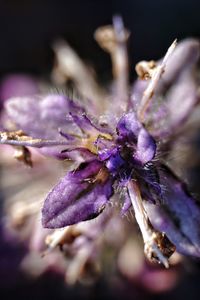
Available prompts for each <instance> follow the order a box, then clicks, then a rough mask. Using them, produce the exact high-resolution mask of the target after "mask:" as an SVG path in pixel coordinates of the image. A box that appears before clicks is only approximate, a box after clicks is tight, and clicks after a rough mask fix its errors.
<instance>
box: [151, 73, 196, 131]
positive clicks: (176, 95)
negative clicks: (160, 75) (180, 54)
mask: <svg viewBox="0 0 200 300" xmlns="http://www.w3.org/2000/svg"><path fill="white" fill-rule="evenodd" d="M199 100H200V97H199V93H198V88H197V82H196V81H195V79H194V77H193V74H191V73H190V72H188V71H185V72H184V73H182V74H181V76H180V77H179V79H178V81H177V82H176V84H175V85H173V86H172V87H171V89H170V90H169V91H168V93H167V94H166V105H165V116H164V118H163V120H162V126H161V123H160V122H159V121H158V118H157V114H155V115H154V127H153V129H152V130H151V134H152V135H153V136H154V137H169V136H170V135H173V134H174V133H175V132H176V130H178V129H179V128H180V127H181V125H182V124H183V123H184V122H185V121H186V120H187V119H188V117H189V116H190V114H191V112H192V110H193V108H194V106H195V105H196V104H197V103H198V102H199ZM156 120H157V122H156Z"/></svg>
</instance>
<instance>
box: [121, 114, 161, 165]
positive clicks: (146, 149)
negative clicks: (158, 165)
mask: <svg viewBox="0 0 200 300" xmlns="http://www.w3.org/2000/svg"><path fill="white" fill-rule="evenodd" d="M117 131H118V135H119V140H121V141H124V142H126V141H128V142H129V143H130V144H132V145H135V153H134V159H135V160H137V161H138V162H139V163H141V164H145V163H147V162H149V161H150V160H152V159H153V157H154V156H155V153H156V144H155V141H154V139H153V138H152V137H151V135H150V134H149V133H148V132H147V131H146V129H145V128H144V127H143V126H142V124H141V123H140V122H139V121H138V120H137V119H136V116H135V114H134V113H133V112H132V113H128V114H126V115H124V116H123V117H122V118H121V119H120V121H119V123H118V125H117Z"/></svg>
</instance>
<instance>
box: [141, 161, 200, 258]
mask: <svg viewBox="0 0 200 300" xmlns="http://www.w3.org/2000/svg"><path fill="white" fill-rule="evenodd" d="M159 177H160V185H161V186H162V187H163V188H162V196H163V203H161V204H160V205H154V204H152V203H150V202H149V201H148V202H147V201H145V202H144V205H145V209H146V211H147V214H148V217H149V219H150V222H151V223H152V225H153V227H154V228H155V229H157V230H159V231H161V232H165V233H166V235H167V237H168V238H169V240H170V241H171V242H172V243H173V244H174V245H175V246H176V248H177V251H178V252H180V253H183V254H186V255H192V256H198V257H200V207H199V205H198V204H197V203H196V202H195V200H194V199H193V198H192V196H191V195H189V193H188V192H187V191H186V188H185V186H184V184H183V183H182V182H181V181H180V180H179V179H178V178H177V177H175V176H174V175H173V174H172V172H171V171H170V170H169V169H167V168H166V167H164V166H162V168H161V169H160V170H159Z"/></svg>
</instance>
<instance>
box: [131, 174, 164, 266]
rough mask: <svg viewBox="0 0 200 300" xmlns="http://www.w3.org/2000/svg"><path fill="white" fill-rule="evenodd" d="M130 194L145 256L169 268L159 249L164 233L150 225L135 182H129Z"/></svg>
mask: <svg viewBox="0 0 200 300" xmlns="http://www.w3.org/2000/svg"><path fill="white" fill-rule="evenodd" d="M128 192H129V196H130V200H131V202H132V205H133V208H134V211H135V218H136V221H137V223H138V225H139V227H140V230H141V233H142V236H143V240H144V245H145V246H144V252H145V255H146V256H147V258H148V259H149V260H153V259H157V260H158V261H159V262H160V263H162V264H163V265H164V266H165V268H168V267H169V262H168V259H167V257H165V256H164V255H163V253H162V248H161V247H159V246H160V245H161V244H162V243H161V242H162V241H160V239H161V236H162V233H159V232H157V231H155V230H154V229H153V228H152V227H151V225H150V224H149V220H148V217H147V214H146V211H145V209H144V206H143V203H142V197H141V194H140V190H139V187H138V185H137V183H136V182H135V181H133V180H131V181H129V183H128ZM160 248H161V249H160ZM163 250H164V249H163Z"/></svg>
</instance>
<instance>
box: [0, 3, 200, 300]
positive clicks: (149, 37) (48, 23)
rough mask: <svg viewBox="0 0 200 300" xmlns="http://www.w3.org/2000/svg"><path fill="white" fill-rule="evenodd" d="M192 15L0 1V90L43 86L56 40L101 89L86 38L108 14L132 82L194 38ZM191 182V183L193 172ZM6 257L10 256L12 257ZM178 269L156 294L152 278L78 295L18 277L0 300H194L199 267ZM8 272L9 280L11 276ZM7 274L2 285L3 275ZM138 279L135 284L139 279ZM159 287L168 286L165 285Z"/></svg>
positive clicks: (103, 65)
mask: <svg viewBox="0 0 200 300" xmlns="http://www.w3.org/2000/svg"><path fill="white" fill-rule="evenodd" d="M199 11H200V2H199V1H198V0H185V1H184V0H176V1H174V0H163V1H160V0H152V1H148V0H123V1H122V0H115V1H114V0H113V1H109V0H101V1H97V0H96V1H95V0H83V1H81V0H73V1H68V0H62V1H61V0H1V1H0V41H1V42H0V80H1V81H2V82H3V80H4V78H6V76H8V75H11V74H18V73H24V74H29V75H31V76H34V77H35V78H49V76H50V72H51V70H52V67H53V63H54V54H53V51H52V48H51V45H52V43H53V42H54V41H55V40H56V39H58V38H64V39H65V40H67V41H68V43H69V44H70V45H71V46H72V47H73V48H74V49H75V51H76V52H77V53H78V54H79V56H80V57H81V58H82V59H83V60H84V61H85V62H86V64H88V65H90V66H91V67H92V68H93V69H94V70H95V71H96V74H97V78H98V80H99V82H101V83H102V84H107V83H108V82H109V81H110V80H111V78H112V68H111V61H110V57H109V55H107V54H106V53H105V52H103V51H102V49H100V47H99V46H98V45H97V43H96V42H95V40H94V38H93V34H94V31H95V30H96V29H97V28H98V27H99V26H102V25H107V24H110V23H111V22H112V16H113V15H115V14H119V15H121V16H122V17H123V20H124V23H125V26H126V27H127V28H128V29H129V30H130V32H131V36H130V39H129V57H130V79H131V80H133V79H134V78H135V77H136V74H135V71H134V66H135V63H136V62H138V61H140V60H143V59H145V60H149V59H155V60H156V59H158V58H160V57H162V56H163V54H164V53H165V52H166V49H167V48H168V47H169V45H170V44H171V43H172V41H173V40H174V39H175V38H177V39H178V40H181V39H184V38H186V37H191V36H192V37H197V38H199V37H200V19H199ZM33 90H34V88H33ZM1 96H2V94H1ZM2 97H4V96H2ZM198 143H199V141H198ZM15 172H17V171H15ZM36 176H37V170H36ZM195 176H196V178H198V176H199V168H197V170H196V173H195ZM197 182H198V179H197ZM0 251H1V250H0ZM2 251H3V250H2ZM5 252H6V250H5ZM1 253H3V252H0V254H1ZM133 255H134V253H133ZM11 256H12V257H15V256H16V251H15V250H13V252H12V253H11ZM186 266H187V267H186V269H188V270H187V271H188V272H186V273H185V275H184V276H182V277H181V279H180V280H177V272H179V273H180V269H179V266H178V267H174V271H172V272H171V273H169V276H171V277H170V278H172V280H171V281H173V280H174V284H173V282H172V284H169V285H167V286H166V287H164V288H161V289H160V292H159V291H156V289H155V290H153V289H151V288H150V286H151V284H155V281H159V280H160V278H161V277H160V276H161V275H160V276H159V274H157V275H155V273H156V271H155V270H154V275H153V273H151V272H150V271H149V274H150V275H149V277H148V276H147V277H148V284H146V285H145V284H144V283H142V284H141V282H137V280H135V279H134V280H130V278H129V280H127V279H125V278H123V276H122V275H119V274H115V275H114V276H112V278H111V279H110V280H107V279H105V277H104V276H103V275H102V276H100V278H99V279H98V280H97V281H96V283H95V284H94V285H92V286H89V287H85V286H82V285H80V284H79V285H76V286H75V288H74V287H67V286H66V285H65V283H64V282H63V280H62V276H60V277H59V275H55V274H54V273H51V272H50V273H49V272H48V273H47V274H45V275H43V276H41V277H40V276H38V277H37V279H35V280H31V279H27V278H25V277H23V275H22V274H20V275H19V276H20V280H19V278H18V279H17V284H12V285H11V286H10V287H9V284H6V285H3V286H2V287H1V285H0V293H1V295H2V297H4V298H2V299H18V298H19V299H31V300H32V299H45V298H47V297H48V299H66V298H67V299H76V298H79V299H121V297H126V299H164V300H165V299H173V298H175V299H188V298H190V299H198V298H199V293H200V284H199V283H200V268H199V263H198V262H195V263H194V264H193V265H192V267H191V265H190V264H189V263H188V265H187V263H186ZM8 268H9V265H8ZM176 268H177V269H178V271H177V269H176ZM10 270H11V272H12V269H10ZM191 270H192V271H191ZM7 271H8V274H7V276H8V277H9V269H8V270H7ZM147 273H148V272H147ZM0 274H1V272H0ZM145 274H146V273H144V274H143V275H140V276H144V277H145ZM156 276H157V277H156ZM0 280H1V278H0ZM142 280H143V279H140V281H142ZM163 280H165V279H163ZM166 281H167V282H170V280H169V279H166ZM158 290H159V289H158Z"/></svg>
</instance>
